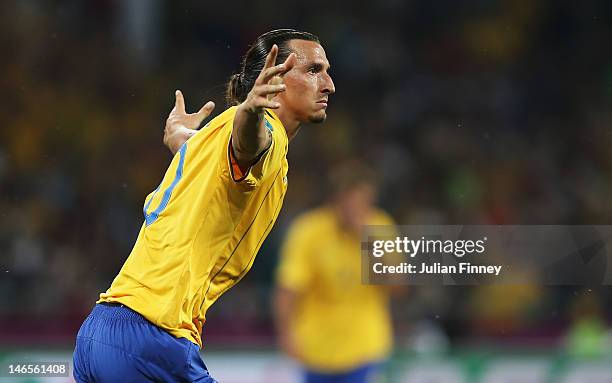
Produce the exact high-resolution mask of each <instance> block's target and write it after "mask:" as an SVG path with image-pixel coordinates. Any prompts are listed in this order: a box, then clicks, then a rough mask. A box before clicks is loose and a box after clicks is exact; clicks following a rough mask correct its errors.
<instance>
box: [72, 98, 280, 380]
mask: <svg viewBox="0 0 612 383" xmlns="http://www.w3.org/2000/svg"><path fill="white" fill-rule="evenodd" d="M235 113H236V107H231V108H229V109H227V110H226V111H224V112H223V113H222V114H220V115H219V116H217V117H216V118H214V119H213V120H211V121H210V123H208V124H207V125H206V126H205V127H204V128H202V129H201V130H200V131H199V132H197V133H196V134H195V135H194V136H193V137H191V138H190V139H189V140H188V141H187V142H186V143H185V144H183V146H182V147H181V148H180V149H179V151H178V152H177V153H176V154H175V156H174V158H173V160H172V162H171V164H170V166H169V167H168V169H167V171H166V173H165V175H164V177H163V179H162V181H161V183H160V184H159V186H158V187H157V189H156V190H155V191H153V192H152V193H151V194H149V195H148V196H147V197H146V199H145V202H144V211H143V213H144V223H143V225H142V227H141V229H140V233H139V235H138V238H137V240H136V243H135V245H134V248H133V249H132V252H131V253H130V255H129V257H128V258H127V260H126V261H125V264H124V265H123V267H122V268H121V271H120V272H119V274H118V275H117V276H116V278H115V279H114V281H113V283H112V284H111V286H110V288H109V289H108V290H107V291H106V292H104V293H102V294H100V299H99V301H98V302H97V303H98V311H100V310H104V308H100V307H99V306H104V307H125V309H126V310H131V311H133V312H135V313H137V314H138V315H139V316H141V317H142V318H144V319H145V320H146V321H147V322H149V323H150V324H152V325H154V326H156V327H158V328H160V329H163V330H165V332H167V333H169V334H171V335H172V336H174V337H175V338H178V339H179V340H180V339H183V338H184V339H187V340H189V341H190V342H192V343H193V344H195V345H197V346H199V347H201V346H202V339H201V332H202V326H203V324H204V322H205V320H206V311H207V310H208V308H209V307H210V306H211V305H212V304H213V303H214V302H215V301H216V300H217V299H218V298H219V296H221V294H223V293H224V292H225V291H227V290H228V289H229V288H231V287H232V286H233V285H235V284H236V283H237V282H238V281H239V280H240V279H241V278H242V277H243V276H244V275H245V274H246V273H247V272H248V270H249V269H250V268H251V266H252V264H253V261H254V259H255V255H256V254H257V252H258V250H259V248H260V247H261V245H262V243H263V241H264V239H265V238H266V236H267V235H268V233H269V232H270V230H271V228H272V226H273V224H274V222H275V220H276V218H277V217H278V214H279V211H280V209H281V206H282V204H283V198H284V196H285V193H286V190H287V170H288V164H287V159H286V156H287V150H288V138H287V134H286V132H285V128H284V127H283V125H282V123H281V121H280V120H279V118H278V117H277V116H276V115H275V114H274V113H273V112H272V111H269V110H266V112H265V121H264V123H265V126H266V128H267V129H268V131H269V132H270V134H271V137H272V140H271V145H270V147H269V148H268V149H267V150H266V151H265V152H264V153H262V155H261V156H260V157H259V158H258V159H257V161H256V162H255V164H254V165H252V166H251V167H250V168H249V169H248V170H247V171H246V172H245V174H239V173H240V170H239V168H238V167H237V166H235V165H236V164H235V161H233V155H232V153H231V146H230V144H231V135H232V128H233V121H234V116H235ZM106 311H108V309H106ZM94 312H96V310H94ZM92 315H93V313H92ZM126 316H127V317H130V316H129V315H123V317H126ZM90 317H91V315H90ZM88 320H90V318H88ZM86 323H87V321H86ZM84 326H85V324H84ZM82 330H83V328H82ZM80 335H81V332H80ZM80 335H79V337H77V349H79V342H80V341H82V342H84V341H85V339H89V341H92V338H91V337H90V336H85V335H84V336H83V337H80ZM93 341H95V339H93ZM88 347H89V348H91V347H90V346H87V345H85V344H81V347H80V348H81V350H85V349H87V348H88ZM76 354H77V353H76V351H75V363H76V361H77V358H76V356H77V355H76ZM89 357H91V358H93V357H94V356H91V355H90V356H89ZM80 359H87V358H80ZM80 363H81V364H82V363H83V362H82V361H81V362H80ZM77 367H78V366H76V365H75V371H76V369H77ZM75 375H76V373H75Z"/></svg>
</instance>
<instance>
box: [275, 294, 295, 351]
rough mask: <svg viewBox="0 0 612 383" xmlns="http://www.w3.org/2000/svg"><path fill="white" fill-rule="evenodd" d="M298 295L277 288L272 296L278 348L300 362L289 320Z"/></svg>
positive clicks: (293, 313)
mask: <svg viewBox="0 0 612 383" xmlns="http://www.w3.org/2000/svg"><path fill="white" fill-rule="evenodd" d="M298 299H299V295H298V294H297V293H296V292H294V291H291V290H289V289H286V288H283V287H278V288H277V289H276V292H275V295H274V305H273V306H274V319H275V325H276V332H277V336H278V342H279V346H280V348H281V349H282V350H283V352H285V353H286V354H287V355H289V356H290V357H292V358H295V359H297V360H300V352H299V349H298V347H297V345H296V343H295V339H294V335H293V332H292V331H291V318H292V317H293V315H295V307H296V303H297V300H298Z"/></svg>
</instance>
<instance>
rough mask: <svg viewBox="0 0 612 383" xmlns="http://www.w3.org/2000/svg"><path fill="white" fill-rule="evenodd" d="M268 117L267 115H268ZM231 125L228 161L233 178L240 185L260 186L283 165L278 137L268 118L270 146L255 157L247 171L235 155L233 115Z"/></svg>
mask: <svg viewBox="0 0 612 383" xmlns="http://www.w3.org/2000/svg"><path fill="white" fill-rule="evenodd" d="M266 119H267V117H266ZM228 125H229V140H228V144H227V163H228V170H229V173H230V178H231V180H232V181H233V182H234V183H236V184H239V185H244V186H247V187H256V186H258V185H259V184H260V183H261V182H262V181H263V180H264V179H265V178H266V177H267V176H269V175H270V174H274V173H275V170H277V169H278V167H279V166H281V160H282V156H280V155H279V153H278V152H279V148H278V146H279V145H278V143H277V142H276V141H277V138H276V137H275V136H274V134H272V132H271V130H270V128H269V126H270V124H269V122H268V121H267V120H266V121H265V125H266V129H267V132H268V134H269V135H270V138H271V139H270V146H268V148H266V149H265V150H264V151H262V152H261V153H260V154H259V156H258V157H257V158H256V159H255V161H254V162H253V164H252V165H251V166H249V168H248V169H246V171H244V172H243V171H242V170H241V169H240V167H239V166H238V164H237V162H236V159H235V157H234V151H233V148H232V138H231V137H232V136H231V131H232V129H233V117H232V119H231V120H230V121H228Z"/></svg>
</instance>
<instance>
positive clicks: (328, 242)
mask: <svg viewBox="0 0 612 383" xmlns="http://www.w3.org/2000/svg"><path fill="white" fill-rule="evenodd" d="M330 178H331V184H332V189H333V194H332V200H331V201H330V203H329V204H328V205H326V206H323V207H320V208H317V209H314V210H312V211H310V212H307V213H305V214H303V215H302V216H301V217H298V218H297V219H296V220H295V222H294V223H293V224H292V226H291V227H290V229H289V232H288V234H287V238H286V241H285V243H284V245H283V248H282V251H281V259H280V264H279V267H278V270H277V284H278V287H277V290H276V299H275V303H274V309H275V314H276V315H275V316H276V322H277V329H278V335H279V340H280V346H281V348H282V349H283V350H284V351H285V352H286V353H287V354H288V355H290V356H291V357H293V358H295V359H297V360H298V361H299V362H300V363H301V364H302V365H303V367H304V371H303V373H304V382H305V383H366V382H374V381H378V380H377V376H379V375H380V367H381V362H382V361H384V360H385V359H386V358H387V357H388V355H389V353H390V351H391V347H392V325H391V318H390V312H389V310H390V309H389V296H388V291H387V289H386V287H384V286H368V285H363V284H362V283H361V272H362V271H361V247H360V241H361V232H362V229H363V225H390V224H392V223H393V222H392V220H391V218H390V217H389V216H388V215H387V214H386V213H385V212H383V211H381V210H379V209H376V208H375V207H374V205H373V203H374V199H375V194H376V192H375V190H376V188H375V185H374V181H373V174H372V173H371V172H370V171H368V170H366V169H365V168H364V166H363V164H353V163H349V164H346V165H343V166H341V167H339V168H337V169H336V171H335V172H333V173H332V176H331V177H330Z"/></svg>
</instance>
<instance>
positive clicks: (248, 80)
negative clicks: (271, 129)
mask: <svg viewBox="0 0 612 383" xmlns="http://www.w3.org/2000/svg"><path fill="white" fill-rule="evenodd" d="M290 40H307V41H315V42H317V43H318V42H319V38H318V37H317V36H315V35H313V34H311V33H308V32H300V31H296V30H295V29H276V30H274V31H270V32H266V33H264V34H263V35H261V36H259V37H258V38H257V40H255V43H254V44H253V45H252V46H251V47H250V48H249V50H248V51H247V53H246V54H245V55H244V57H243V58H242V62H241V65H240V71H239V72H238V73H235V74H233V75H232V76H231V77H230V79H229V81H228V83H227V91H226V100H227V104H228V105H229V106H232V105H238V104H240V103H241V102H242V101H244V100H245V99H246V97H247V95H248V94H249V92H250V91H251V89H252V88H253V85H255V80H256V79H257V76H259V73H260V72H261V70H262V68H263V66H264V64H265V62H266V56H267V55H268V52H270V49H272V46H273V45H274V44H276V45H277V46H278V55H277V56H276V63H275V64H278V63H282V62H284V61H285V60H286V59H287V57H289V54H290V53H291V49H290V48H289V41H290Z"/></svg>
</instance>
